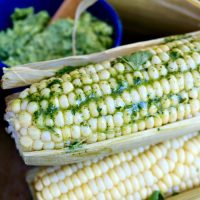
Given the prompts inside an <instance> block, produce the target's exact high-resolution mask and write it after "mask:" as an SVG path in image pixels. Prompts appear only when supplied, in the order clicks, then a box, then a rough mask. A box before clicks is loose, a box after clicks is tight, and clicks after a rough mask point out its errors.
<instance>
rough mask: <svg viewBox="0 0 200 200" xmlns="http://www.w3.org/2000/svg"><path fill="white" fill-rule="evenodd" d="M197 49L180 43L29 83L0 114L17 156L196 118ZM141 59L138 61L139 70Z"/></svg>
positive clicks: (191, 42)
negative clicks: (11, 134) (17, 146)
mask: <svg viewBox="0 0 200 200" xmlns="http://www.w3.org/2000/svg"><path fill="white" fill-rule="evenodd" d="M199 51H200V42H199V40H198V39H193V38H187V39H181V40H176V41H172V42H169V43H165V44H162V45H160V46H156V47H152V48H149V49H147V50H144V51H140V52H136V53H135V54H133V57H134V58H135V60H136V63H134V64H135V65H131V64H130V62H129V61H127V60H126V59H125V58H118V59H115V60H114V61H105V62H103V63H99V64H90V65H88V66H85V67H82V68H78V69H75V70H73V71H71V72H69V73H67V72H62V73H58V76H56V77H53V78H50V79H47V80H43V81H41V82H39V83H34V84H33V85H31V87H30V88H28V89H26V90H24V91H23V92H21V93H20V95H19V98H17V99H14V100H13V101H11V102H10V103H9V105H8V107H7V114H6V119H7V121H8V122H9V123H10V124H11V126H10V127H9V131H10V130H11V131H12V132H14V133H15V134H14V135H15V137H17V138H19V142H20V146H21V147H22V149H23V151H25V152H28V151H37V150H51V149H62V148H64V147H68V148H70V147H73V145H74V144H77V143H78V144H80V143H95V142H98V141H103V140H106V139H111V138H114V137H118V136H120V135H128V134H132V133H135V132H137V131H142V130H145V129H150V128H154V127H160V126H162V125H164V124H168V123H172V122H175V121H178V120H183V119H186V118H189V117H192V116H195V115H197V114H198V112H199V109H200V102H199V100H200V73H199V65H200V53H199ZM138 57H140V60H141V59H142V58H143V57H146V59H145V60H144V61H145V62H142V63H139V64H138V66H137V59H138Z"/></svg>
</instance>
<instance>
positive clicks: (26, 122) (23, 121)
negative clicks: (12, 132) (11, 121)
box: [18, 111, 32, 128]
mask: <svg viewBox="0 0 200 200" xmlns="http://www.w3.org/2000/svg"><path fill="white" fill-rule="evenodd" d="M18 117H19V123H20V125H21V126H22V127H25V128H27V127H29V126H30V125H31V124H32V116H31V114H29V113H28V112H26V111H22V112H20V113H19V116H18Z"/></svg>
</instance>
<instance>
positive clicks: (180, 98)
mask: <svg viewBox="0 0 200 200" xmlns="http://www.w3.org/2000/svg"><path fill="white" fill-rule="evenodd" d="M177 96H178V101H179V103H184V102H185V101H187V99H186V98H183V97H182V96H181V95H180V94H178V95H177Z"/></svg>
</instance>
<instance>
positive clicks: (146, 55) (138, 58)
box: [122, 51, 152, 70]
mask: <svg viewBox="0 0 200 200" xmlns="http://www.w3.org/2000/svg"><path fill="white" fill-rule="evenodd" d="M151 57H152V53H151V52H150V51H138V52H135V53H133V54H131V55H130V56H124V57H122V61H124V62H125V63H127V64H128V65H130V66H131V67H132V68H133V69H134V70H138V68H139V67H140V66H141V65H143V64H145V63H146V62H147V61H148V60H149V59H150V58H151Z"/></svg>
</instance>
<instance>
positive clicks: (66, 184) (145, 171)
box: [31, 133, 200, 200]
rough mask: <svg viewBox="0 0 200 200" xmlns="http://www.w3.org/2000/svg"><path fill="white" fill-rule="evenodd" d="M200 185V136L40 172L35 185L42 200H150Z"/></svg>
mask: <svg viewBox="0 0 200 200" xmlns="http://www.w3.org/2000/svg"><path fill="white" fill-rule="evenodd" d="M199 185H200V135H199V134H198V133H193V134H188V135H186V136H182V137H180V138H177V139H173V140H169V141H167V142H164V143H160V144H157V145H155V146H150V147H149V146H148V147H144V148H139V149H137V150H132V151H128V152H124V153H119V154H116V155H112V156H109V157H106V158H102V159H99V160H97V159H96V160H94V161H87V162H84V163H78V164H72V165H66V166H61V167H50V168H41V169H40V170H39V171H38V172H37V173H36V175H35V177H34V179H33V180H32V182H31V186H32V188H33V191H34V193H35V194H36V197H37V199H38V200H45V199H48V200H52V199H57V200H58V199H60V200H62V199H63V200H64V199H65V200H67V199H70V200H72V199H87V200H89V199H101V200H103V199H129V200H131V199H134V200H140V199H146V198H148V197H149V196H150V195H151V194H152V192H153V191H154V190H160V191H161V192H162V193H163V194H164V195H165V196H168V195H171V194H173V193H174V192H176V193H177V192H181V191H184V190H186V189H190V188H192V187H195V186H199Z"/></svg>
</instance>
